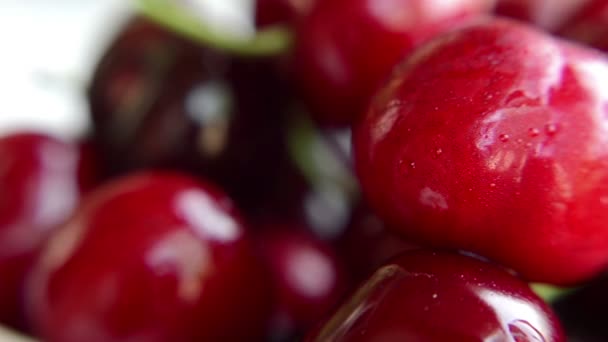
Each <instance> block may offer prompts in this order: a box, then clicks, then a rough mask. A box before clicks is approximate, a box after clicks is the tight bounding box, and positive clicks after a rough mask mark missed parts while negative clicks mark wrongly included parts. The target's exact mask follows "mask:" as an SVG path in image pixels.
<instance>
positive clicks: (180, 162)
mask: <svg viewBox="0 0 608 342" xmlns="http://www.w3.org/2000/svg"><path fill="white" fill-rule="evenodd" d="M288 94H289V91H288V89H287V87H285V84H284V82H283V81H282V79H281V76H280V75H279V73H278V71H277V65H276V60H274V59H273V58H263V57H259V58H257V57H255V58H254V57H238V56H231V55H228V54H225V53H223V52H220V51H216V50H213V49H212V48H209V47H204V46H199V45H197V44H195V43H193V42H191V41H188V40H186V39H184V38H182V37H179V36H177V35H175V34H173V33H170V32H168V31H166V30H164V29H163V28H161V27H158V26H156V25H155V24H153V23H151V22H149V21H147V20H145V19H142V18H136V19H134V20H133V21H132V22H130V23H129V24H128V25H127V27H126V28H125V29H124V31H123V32H122V33H121V34H120V35H119V36H118V37H117V38H116V40H115V41H114V43H113V44H112V45H111V46H110V47H109V49H108V50H107V51H106V53H105V55H104V56H103V58H102V59H101V61H100V62H99V64H98V66H97V69H96V71H95V74H94V76H93V79H92V82H91V85H90V88H89V92H88V95H89V100H90V105H91V112H92V118H93V122H94V128H95V129H94V133H95V141H96V143H97V144H98V145H99V146H100V147H101V150H102V151H103V152H104V156H105V157H106V163H107V164H108V165H111V166H112V167H113V171H114V174H121V173H124V172H126V171H130V170H134V169H140V168H147V167H156V168H170V169H178V170H185V171H188V172H191V173H194V174H197V175H202V176H204V177H205V178H207V179H210V180H212V181H213V182H215V183H217V184H218V185H220V186H221V187H222V188H224V189H225V190H226V191H227V192H228V193H229V195H231V197H232V198H233V199H234V200H235V201H237V203H238V204H239V206H241V207H242V208H243V209H245V210H249V209H250V208H252V207H255V206H256V205H257V204H258V203H260V202H263V200H264V195H265V194H267V193H269V192H270V191H269V190H268V188H269V187H271V186H273V182H274V180H275V179H276V178H277V177H278V176H279V174H280V171H281V167H280V165H283V164H284V163H286V162H287V161H286V160H287V159H288V155H287V152H286V146H285V145H286V144H285V108H286V107H287V101H288V99H289V96H288Z"/></svg>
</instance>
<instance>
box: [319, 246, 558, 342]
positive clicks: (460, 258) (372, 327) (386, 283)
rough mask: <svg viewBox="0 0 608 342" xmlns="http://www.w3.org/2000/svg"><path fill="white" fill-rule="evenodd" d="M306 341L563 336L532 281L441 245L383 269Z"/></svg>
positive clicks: (526, 341)
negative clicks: (442, 249) (439, 249)
mask: <svg viewBox="0 0 608 342" xmlns="http://www.w3.org/2000/svg"><path fill="white" fill-rule="evenodd" d="M308 340H309V341H352V342H355V341H421V342H422V341H424V342H432V341H442V342H443V341H518V342H532V341H551V342H559V341H565V338H564V336H563V333H562V331H561V328H560V326H559V323H558V320H557V318H556V317H555V315H554V314H553V313H552V312H551V310H550V308H549V307H548V306H547V305H546V304H545V303H544V302H543V301H542V299H540V298H539V297H538V296H536V294H534V292H533V291H532V290H531V289H530V288H529V287H528V285H527V284H526V283H525V282H523V281H521V280H520V279H518V278H516V277H515V276H513V275H511V274H509V273H508V272H506V271H505V270H503V269H501V268H500V267H497V266H495V265H492V264H489V263H485V262H483V261H481V260H478V259H475V258H472V257H468V256H464V255H458V254H449V253H443V252H428V251H420V252H410V253H405V254H402V255H400V256H399V257H397V258H396V259H394V260H393V261H392V262H390V263H388V264H387V265H386V266H384V267H382V268H380V269H379V270H378V271H377V272H376V273H375V274H374V275H373V276H372V277H371V278H370V279H369V280H368V281H367V282H366V283H365V284H364V285H362V286H361V287H360V288H359V290H358V291H357V292H356V293H355V294H354V296H353V297H352V298H351V299H350V300H348V301H347V302H346V303H344V304H343V305H342V307H341V308H340V309H339V310H338V311H337V312H336V313H335V314H334V315H333V317H331V318H330V319H329V320H328V321H327V322H325V324H324V325H323V326H322V327H321V328H320V329H319V330H318V331H317V332H316V333H313V334H311V335H310V336H309V338H308Z"/></svg>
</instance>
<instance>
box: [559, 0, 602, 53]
mask: <svg viewBox="0 0 608 342" xmlns="http://www.w3.org/2000/svg"><path fill="white" fill-rule="evenodd" d="M559 33H560V34H561V35H562V36H564V37H566V38H569V39H572V40H576V41H579V42H582V43H585V44H588V45H590V46H592V47H595V48H598V49H602V50H604V51H608V1H607V0H591V2H590V3H588V4H587V5H586V6H585V7H583V8H582V9H581V10H580V11H579V12H578V13H577V14H576V16H574V18H572V19H571V20H570V21H568V22H567V23H566V24H564V26H563V28H562V29H561V30H560V31H559Z"/></svg>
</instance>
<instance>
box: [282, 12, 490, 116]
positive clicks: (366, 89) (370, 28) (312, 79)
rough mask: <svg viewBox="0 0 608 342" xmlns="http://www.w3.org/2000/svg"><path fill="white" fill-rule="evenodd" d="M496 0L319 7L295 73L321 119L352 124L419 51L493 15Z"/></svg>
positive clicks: (303, 28)
mask: <svg viewBox="0 0 608 342" xmlns="http://www.w3.org/2000/svg"><path fill="white" fill-rule="evenodd" d="M493 3H494V1H493V0H457V1H451V0H450V1H446V0H392V1H386V0H331V1H319V2H318V3H317V6H315V7H314V8H313V10H312V11H311V13H310V14H309V15H308V16H306V17H304V18H303V20H302V22H301V23H300V25H299V28H298V32H297V36H296V44H295V51H294V59H293V65H292V68H293V72H294V74H295V78H296V82H297V85H298V87H299V88H300V90H301V92H302V96H303V97H304V100H306V103H307V104H308V106H309V107H310V110H311V112H312V114H313V115H315V116H316V118H317V119H318V120H319V121H321V122H323V123H327V124H342V125H345V124H348V123H350V122H352V120H353V119H354V118H355V117H356V116H358V115H359V114H362V112H363V111H364V110H365V107H366V105H367V102H368V100H369V99H370V97H371V96H372V94H373V92H374V91H375V89H376V88H377V87H378V86H379V85H380V84H381V83H382V82H383V81H384V80H385V78H387V77H388V75H389V73H390V71H391V70H392V68H393V66H394V65H395V64H396V63H397V62H399V61H400V60H401V59H402V58H403V57H404V56H405V55H407V54H409V53H410V52H412V50H413V49H414V47H416V46H418V45H419V44H421V43H423V42H424V41H426V40H428V39H430V38H432V37H433V36H435V35H436V34H438V33H440V32H444V31H448V30H451V29H453V28H454V27H455V26H457V25H459V24H461V23H462V22H463V21H465V20H467V19H470V18H472V17H476V16H478V15H480V14H482V13H485V12H488V11H490V10H491V9H492V7H493Z"/></svg>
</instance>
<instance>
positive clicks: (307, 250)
mask: <svg viewBox="0 0 608 342" xmlns="http://www.w3.org/2000/svg"><path fill="white" fill-rule="evenodd" d="M266 229H267V230H266V231H265V232H264V233H263V234H262V235H261V236H260V237H259V238H260V247H261V251H262V254H263V255H264V256H265V259H266V263H267V264H268V265H269V268H270V270H271V273H272V275H273V279H274V285H275V290H274V293H275V295H276V297H277V298H276V301H277V303H276V305H275V310H274V311H275V312H274V322H273V326H272V330H273V331H274V332H275V334H279V335H284V336H289V335H292V334H294V333H297V332H304V331H306V330H307V329H308V328H310V327H311V325H312V324H314V323H316V322H317V321H318V320H319V319H320V318H322V317H323V316H325V315H327V314H328V313H329V311H330V310H332V309H333V308H334V306H335V305H336V304H337V303H338V301H339V300H340V299H341V297H342V295H343V294H344V291H345V290H346V288H347V278H346V273H345V269H344V265H343V264H342V262H341V261H340V260H339V259H338V256H337V255H336V253H335V252H334V251H333V249H332V248H331V247H330V246H329V245H327V244H326V243H324V242H323V241H321V240H319V239H317V238H316V237H314V236H313V235H311V234H310V233H307V232H306V230H304V229H303V228H302V229H298V228H295V227H293V225H291V224H276V223H275V224H273V225H272V226H270V227H266ZM277 337H279V336H277Z"/></svg>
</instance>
